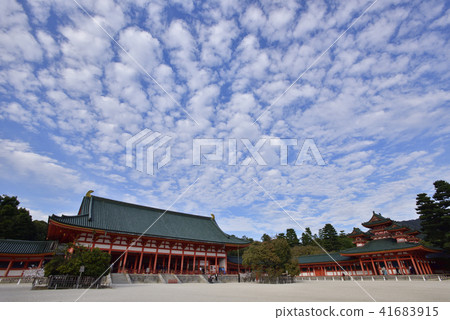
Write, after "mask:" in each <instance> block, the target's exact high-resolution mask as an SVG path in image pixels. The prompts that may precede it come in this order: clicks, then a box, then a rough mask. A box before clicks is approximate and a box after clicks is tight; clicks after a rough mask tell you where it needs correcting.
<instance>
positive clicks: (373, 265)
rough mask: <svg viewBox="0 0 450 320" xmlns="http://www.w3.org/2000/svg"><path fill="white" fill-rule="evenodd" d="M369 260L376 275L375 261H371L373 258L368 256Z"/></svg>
mask: <svg viewBox="0 0 450 320" xmlns="http://www.w3.org/2000/svg"><path fill="white" fill-rule="evenodd" d="M370 261H371V262H372V267H373V274H374V275H377V274H378V272H377V268H375V262H373V258H372V257H371V258H370Z"/></svg>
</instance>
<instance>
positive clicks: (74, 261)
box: [44, 245, 111, 277]
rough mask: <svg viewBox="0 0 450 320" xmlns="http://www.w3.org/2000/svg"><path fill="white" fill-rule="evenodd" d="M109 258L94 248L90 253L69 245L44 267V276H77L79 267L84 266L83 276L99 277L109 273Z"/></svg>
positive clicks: (82, 248) (106, 254) (79, 247)
mask: <svg viewBox="0 0 450 320" xmlns="http://www.w3.org/2000/svg"><path fill="white" fill-rule="evenodd" d="M110 260H111V256H110V255H109V254H108V253H106V252H103V251H101V250H100V249H98V248H94V249H93V250H92V251H91V250H90V249H88V248H86V247H82V246H73V245H70V246H68V248H67V249H66V250H65V251H64V252H63V253H62V254H61V253H60V254H56V255H55V257H54V258H53V259H52V260H51V261H49V262H48V263H47V264H46V265H45V267H44V268H45V276H49V275H56V274H60V275H61V274H62V275H64V274H67V275H74V276H76V275H79V274H80V267H81V266H84V268H85V269H84V273H83V275H85V276H92V277H99V276H100V275H102V274H103V272H105V271H106V270H108V271H107V272H105V274H108V273H109V269H108V268H109V264H110Z"/></svg>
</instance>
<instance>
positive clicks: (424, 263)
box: [422, 257, 432, 274]
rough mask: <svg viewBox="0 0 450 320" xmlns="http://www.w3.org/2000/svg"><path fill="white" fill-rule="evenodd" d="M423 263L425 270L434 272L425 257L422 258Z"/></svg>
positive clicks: (428, 272)
mask: <svg viewBox="0 0 450 320" xmlns="http://www.w3.org/2000/svg"><path fill="white" fill-rule="evenodd" d="M422 263H423V266H424V268H425V270H426V271H427V274H432V272H431V270H430V265H429V263H428V261H427V260H426V259H425V257H423V258H422Z"/></svg>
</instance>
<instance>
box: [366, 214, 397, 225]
mask: <svg viewBox="0 0 450 320" xmlns="http://www.w3.org/2000/svg"><path fill="white" fill-rule="evenodd" d="M374 217H375V218H376V219H375V221H370V220H372V219H373V218H374ZM370 220H369V221H367V222H363V223H361V224H362V225H363V226H364V227H370V226H374V225H377V224H380V223H385V222H391V221H392V220H391V219H389V218H385V217H383V216H382V215H381V214H379V213H375V211H374V212H373V215H372V218H370Z"/></svg>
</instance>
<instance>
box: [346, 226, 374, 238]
mask: <svg viewBox="0 0 450 320" xmlns="http://www.w3.org/2000/svg"><path fill="white" fill-rule="evenodd" d="M348 236H349V237H357V236H366V237H368V236H369V235H368V234H367V233H365V232H363V231H361V229H359V228H353V231H352V233H350V234H349V235H348Z"/></svg>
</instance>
